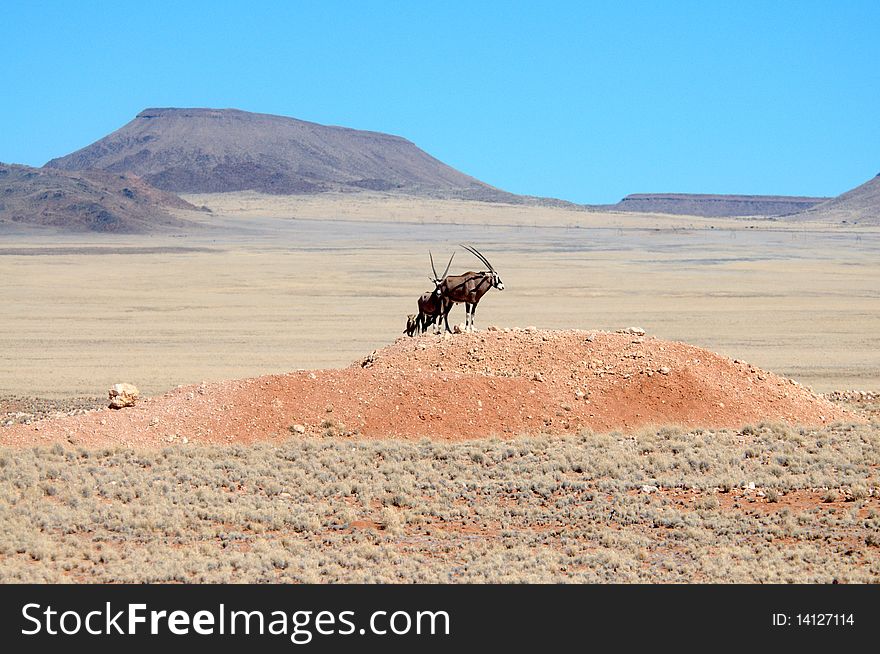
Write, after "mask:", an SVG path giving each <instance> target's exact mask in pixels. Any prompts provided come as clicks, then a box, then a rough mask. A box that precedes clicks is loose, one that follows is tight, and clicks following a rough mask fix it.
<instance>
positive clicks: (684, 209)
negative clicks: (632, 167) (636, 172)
mask: <svg viewBox="0 0 880 654" xmlns="http://www.w3.org/2000/svg"><path fill="white" fill-rule="evenodd" d="M828 199H829V198H814V197H799V196H786V195H700V194H692V193H634V194H632V195H627V196H626V197H625V198H623V200H621V201H620V202H618V203H617V204H613V205H610V206H608V207H607V208H608V209H612V210H615V211H633V212H639V213H666V214H677V215H687V216H705V217H709V218H714V217H723V216H781V215H786V214H791V213H796V212H799V211H804V210H805V209H809V208H811V207H814V206H816V205H818V204H819V203H821V202H824V201H826V200H828Z"/></svg>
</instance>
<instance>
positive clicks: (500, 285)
mask: <svg viewBox="0 0 880 654" xmlns="http://www.w3.org/2000/svg"><path fill="white" fill-rule="evenodd" d="M459 245H461V247H463V248H464V249H465V250H467V251H468V252H470V253H471V254H472V255H474V256H475V257H477V259H479V260H480V261H482V262H483V263H484V264H485V266H486V267H487V268H488V269H489V270H488V271H487V273H486V276H487V277H489V278H490V279H491V280H492V286H493V288H497V289H498V290H499V291H503V290H504V282H502V281H501V275H499V274H498V273H497V272H496V270H495V269H494V268H493V267H492V264H491V263H489V260H488V259H487V258H486V257H484V256H483V255H482V254H481V253H480V251H479V250H478V249H477V248H475V247H472V246H469V245H462V244H459Z"/></svg>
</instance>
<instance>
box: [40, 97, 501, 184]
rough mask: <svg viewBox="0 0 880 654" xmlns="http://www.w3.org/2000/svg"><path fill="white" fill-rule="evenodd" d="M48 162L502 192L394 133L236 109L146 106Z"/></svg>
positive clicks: (190, 176)
mask: <svg viewBox="0 0 880 654" xmlns="http://www.w3.org/2000/svg"><path fill="white" fill-rule="evenodd" d="M46 166H47V167H50V168H59V169H64V170H85V169H90V168H96V169H102V170H107V171H110V172H127V173H133V174H136V175H138V176H140V177H142V178H143V179H144V180H145V181H147V182H149V183H150V184H152V185H153V186H156V187H157V188H161V189H165V190H167V191H172V192H175V193H217V192H228V191H243V190H256V191H261V192H264V193H276V194H297V193H315V192H321V191H336V190H361V189H369V190H379V191H394V190H398V191H402V192H407V193H413V194H418V195H427V196H433V197H463V198H471V199H486V200H502V199H510V198H515V197H517V196H514V195H512V194H509V193H505V192H503V191H500V190H498V189H495V188H493V187H491V186H489V185H488V184H484V183H482V182H480V181H479V180H476V179H474V178H473V177H469V176H467V175H465V174H463V173H460V172H459V171H457V170H455V169H453V168H451V167H449V166H447V165H446V164H444V163H442V162H441V161H438V160H437V159H435V158H433V157H431V156H430V155H428V154H427V153H425V152H424V151H422V150H420V149H419V148H417V147H416V146H415V145H413V144H412V143H411V142H409V141H407V140H406V139H403V138H401V137H399V136H392V135H389V134H382V133H379V132H366V131H360V130H355V129H349V128H345V127H330V126H325V125H319V124H316V123H309V122H305V121H302V120H297V119H295V118H287V117H283V116H272V115H268V114H255V113H248V112H245V111H239V110H236V109H147V110H145V111H142V112H141V113H139V114H138V115H137V116H136V117H135V119H134V120H132V121H131V122H130V123H128V124H127V125H125V126H124V127H122V128H120V129H118V130H116V131H115V132H113V133H112V134H109V135H108V136H106V137H104V138H102V139H100V140H99V141H96V142H95V143H93V144H91V145H89V146H87V147H85V148H83V149H81V150H78V151H76V152H74V153H72V154H69V155H67V156H64V157H60V158H58V159H53V160H52V161H50V162H49V163H47V164H46Z"/></svg>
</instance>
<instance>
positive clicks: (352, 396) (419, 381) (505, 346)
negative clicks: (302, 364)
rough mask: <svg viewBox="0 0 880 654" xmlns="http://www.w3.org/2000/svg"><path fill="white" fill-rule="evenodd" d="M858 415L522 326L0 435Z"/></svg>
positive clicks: (606, 337)
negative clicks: (337, 366) (341, 368)
mask: <svg viewBox="0 0 880 654" xmlns="http://www.w3.org/2000/svg"><path fill="white" fill-rule="evenodd" d="M853 419H854V418H853V416H851V415H849V414H848V413H847V412H846V411H844V410H843V409H840V408H838V407H836V406H834V405H833V404H831V403H830V402H828V401H827V400H825V399H823V398H820V397H818V396H816V395H814V394H813V393H811V392H810V391H809V390H807V389H806V388H804V387H802V386H800V385H799V384H797V383H795V382H793V381H790V380H786V379H783V378H781V377H778V376H777V375H774V374H772V373H769V372H765V371H763V370H760V369H758V368H755V367H754V366H750V365H748V364H746V363H742V362H739V361H735V360H731V359H728V358H726V357H722V356H719V355H717V354H713V353H712V352H709V351H707V350H703V349H701V348H697V347H693V346H690V345H686V344H684V343H673V342H669V341H662V340H659V339H656V338H653V337H645V336H643V335H642V334H641V333H640V330H627V331H625V332H619V333H608V332H585V331H543V330H535V329H526V330H504V331H499V330H494V331H491V330H490V331H486V332H480V333H476V334H460V335H456V336H454V337H451V338H450V337H438V336H422V337H419V338H414V339H409V338H405V337H404V338H401V339H398V341H397V342H396V343H394V344H393V345H391V346H389V347H387V348H384V349H382V350H378V351H376V352H374V353H372V354H371V355H370V356H368V357H367V358H366V359H364V360H363V361H359V362H355V363H354V364H352V365H351V366H350V367H349V368H346V369H343V370H316V371H311V372H310V371H300V372H295V373H289V374H286V375H272V376H266V377H257V378H253V379H244V380H236V381H228V382H220V383H216V384H203V385H201V386H188V387H180V388H178V389H177V390H175V391H173V392H171V393H169V394H167V395H165V396H162V397H159V398H153V399H149V398H148V399H146V400H144V401H143V402H142V403H140V404H138V405H137V406H135V407H133V408H130V409H124V410H121V411H118V412H110V411H100V412H96V413H92V414H89V415H86V416H77V417H73V418H64V419H59V420H52V421H44V422H42V423H39V424H37V425H32V426H24V425H22V426H16V427H9V428H7V429H6V430H4V431H0V442H3V443H6V444H14V443H18V444H32V443H34V442H43V443H45V442H47V441H53V440H68V441H70V442H72V443H74V444H99V443H100V444H107V443H121V444H126V445H146V446H155V445H165V444H167V443H174V442H179V443H190V442H211V443H228V442H231V441H238V442H253V441H256V440H272V439H279V440H280V439H283V438H287V437H289V436H290V435H291V434H307V435H313V436H321V435H323V436H348V437H365V438H422V437H429V438H440V439H448V440H456V439H468V438H482V437H488V436H493V435H494V436H499V437H512V436H516V435H519V434H526V433H562V432H571V431H576V430H578V429H581V428H590V429H594V430H610V429H622V430H632V429H636V428H639V427H642V426H646V425H662V424H675V425H684V426H691V427H694V426H701V427H711V428H718V427H739V426H742V425H744V424H748V423H755V422H760V421H764V420H766V421H781V422H786V423H790V424H804V425H821V424H823V423H826V422H834V421H838V420H853Z"/></svg>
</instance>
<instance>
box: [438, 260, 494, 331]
mask: <svg viewBox="0 0 880 654" xmlns="http://www.w3.org/2000/svg"><path fill="white" fill-rule="evenodd" d="M461 247H463V248H464V249H465V250H467V251H468V252H470V253H471V254H473V255H474V256H475V257H477V258H478V259H479V260H480V261H482V262H483V263H484V264H485V265H486V267H487V268H488V269H489V270H485V271H482V272H473V271H468V272H466V273H464V274H461V275H450V276H449V277H444V278H443V279H442V280H441V281H440V283H439V284H438V285H437V289H438V291H439V295H440V297H441V299H442V301H443V305H444V307H443V323H444V325H446V331H452V330H451V329H449V312H450V311H451V310H452V305H453V304H456V303H459V302H463V303H464V310H465V323H464V324H465V331H467V332H472V331H474V314H475V313H476V311H477V304H479V303H480V298H481V297H483V296H484V295H485V294H486V292H487V291H488V290H489V289H490V288H497V289H498V290H499V291H503V290H504V282H502V281H501V276H500V275H499V274H498V273H497V272H496V271H495V269H494V268H493V267H492V264H491V263H489V260H488V259H486V257H484V256H483V255H482V254H481V253H480V251H479V250H477V248H475V247H471V246H468V245H461ZM451 262H452V260H451V259H450V263H451ZM447 270H449V268H448V267H447ZM434 274H435V275H436V271H435V273H434Z"/></svg>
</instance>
